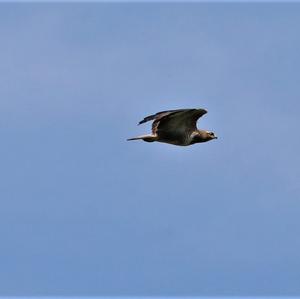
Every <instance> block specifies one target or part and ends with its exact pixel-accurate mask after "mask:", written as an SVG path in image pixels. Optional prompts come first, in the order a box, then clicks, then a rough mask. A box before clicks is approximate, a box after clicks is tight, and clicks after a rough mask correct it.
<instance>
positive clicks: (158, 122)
mask: <svg viewBox="0 0 300 299" xmlns="http://www.w3.org/2000/svg"><path fill="white" fill-rule="evenodd" d="M206 113H207V111H206V110H205V109H178V110H168V111H161V112H158V113H156V114H153V115H150V116H147V117H145V118H144V119H143V120H142V121H140V122H139V124H142V123H145V122H147V121H150V120H154V121H153V123H152V134H149V135H142V136H139V137H135V138H130V139H127V140H144V141H146V142H154V141H157V142H164V143H170V144H174V145H180V146H187V145H191V144H194V143H200V142H206V141H209V140H212V139H216V138H217V137H216V136H215V135H214V133H213V132H210V131H205V130H198V129H197V126H196V123H197V120H198V119H199V118H200V117H201V116H202V115H204V114H206Z"/></svg>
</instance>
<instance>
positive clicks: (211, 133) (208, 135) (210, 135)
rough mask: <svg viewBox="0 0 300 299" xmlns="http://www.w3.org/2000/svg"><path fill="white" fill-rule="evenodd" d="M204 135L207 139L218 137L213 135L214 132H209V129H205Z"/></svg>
mask: <svg viewBox="0 0 300 299" xmlns="http://www.w3.org/2000/svg"><path fill="white" fill-rule="evenodd" d="M206 134H207V135H206V136H207V139H208V140H212V139H218V137H217V136H216V135H215V133H214V132H211V131H206Z"/></svg>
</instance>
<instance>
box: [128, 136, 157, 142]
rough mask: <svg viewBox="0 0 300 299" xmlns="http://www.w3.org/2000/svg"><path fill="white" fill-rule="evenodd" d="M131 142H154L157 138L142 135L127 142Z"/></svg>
mask: <svg viewBox="0 0 300 299" xmlns="http://www.w3.org/2000/svg"><path fill="white" fill-rule="evenodd" d="M131 140H144V141H146V142H153V141H155V140H156V136H153V135H141V136H137V137H133V138H128V139H127V141H131Z"/></svg>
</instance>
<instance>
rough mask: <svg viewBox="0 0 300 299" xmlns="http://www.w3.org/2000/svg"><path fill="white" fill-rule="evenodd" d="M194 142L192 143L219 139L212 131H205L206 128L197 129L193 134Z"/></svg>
mask: <svg viewBox="0 0 300 299" xmlns="http://www.w3.org/2000/svg"><path fill="white" fill-rule="evenodd" d="M192 138H193V139H192V142H191V143H200V142H207V141H210V140H213V139H217V138H218V137H217V136H216V135H215V134H214V132H211V131H204V130H197V131H196V132H194V133H193V135H192Z"/></svg>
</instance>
